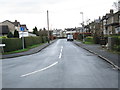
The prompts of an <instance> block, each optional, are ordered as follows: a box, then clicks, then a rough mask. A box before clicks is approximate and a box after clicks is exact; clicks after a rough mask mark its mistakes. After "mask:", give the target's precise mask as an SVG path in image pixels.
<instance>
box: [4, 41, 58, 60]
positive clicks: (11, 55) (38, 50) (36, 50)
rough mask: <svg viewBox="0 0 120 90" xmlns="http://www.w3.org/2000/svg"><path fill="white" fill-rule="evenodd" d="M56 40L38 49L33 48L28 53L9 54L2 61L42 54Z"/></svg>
mask: <svg viewBox="0 0 120 90" xmlns="http://www.w3.org/2000/svg"><path fill="white" fill-rule="evenodd" d="M55 41H56V40H53V41H50V43H45V44H43V45H40V46H38V47H36V48H32V49H30V50H28V51H25V52H20V53H14V54H7V55H2V59H7V58H14V57H19V56H26V55H31V54H35V53H38V52H40V51H41V50H42V49H44V48H46V47H47V46H49V45H51V44H52V43H54V42H55Z"/></svg>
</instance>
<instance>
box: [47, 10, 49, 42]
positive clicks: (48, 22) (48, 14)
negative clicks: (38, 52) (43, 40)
mask: <svg viewBox="0 0 120 90" xmlns="http://www.w3.org/2000/svg"><path fill="white" fill-rule="evenodd" d="M47 27H48V43H50V33H49V11H48V10H47Z"/></svg>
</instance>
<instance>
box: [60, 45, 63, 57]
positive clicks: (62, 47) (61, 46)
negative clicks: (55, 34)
mask: <svg viewBox="0 0 120 90" xmlns="http://www.w3.org/2000/svg"><path fill="white" fill-rule="evenodd" d="M62 52H63V46H61V50H60V55H59V59H60V58H61V57H62Z"/></svg>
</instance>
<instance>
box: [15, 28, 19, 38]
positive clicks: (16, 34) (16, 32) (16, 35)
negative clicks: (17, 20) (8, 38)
mask: <svg viewBox="0 0 120 90" xmlns="http://www.w3.org/2000/svg"><path fill="white" fill-rule="evenodd" d="M14 38H19V32H18V31H17V30H15V31H14Z"/></svg>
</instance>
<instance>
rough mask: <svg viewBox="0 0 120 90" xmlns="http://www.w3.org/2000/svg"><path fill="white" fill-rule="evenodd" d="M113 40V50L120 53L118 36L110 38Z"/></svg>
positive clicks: (119, 38)
mask: <svg viewBox="0 0 120 90" xmlns="http://www.w3.org/2000/svg"><path fill="white" fill-rule="evenodd" d="M112 38H113V39H114V46H113V50H115V51H118V52H120V36H112Z"/></svg>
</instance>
